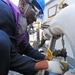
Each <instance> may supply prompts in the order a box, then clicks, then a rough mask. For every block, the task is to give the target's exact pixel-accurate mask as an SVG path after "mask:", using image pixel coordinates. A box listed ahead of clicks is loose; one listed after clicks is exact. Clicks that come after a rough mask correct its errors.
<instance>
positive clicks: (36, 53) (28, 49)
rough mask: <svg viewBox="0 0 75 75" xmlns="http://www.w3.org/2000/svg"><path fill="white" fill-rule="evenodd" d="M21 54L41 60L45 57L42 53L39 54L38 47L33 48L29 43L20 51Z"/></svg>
mask: <svg viewBox="0 0 75 75" xmlns="http://www.w3.org/2000/svg"><path fill="white" fill-rule="evenodd" d="M22 54H25V55H27V56H30V57H32V58H34V59H37V60H43V59H44V58H45V55H44V54H41V52H39V51H38V49H35V48H33V47H32V46H31V45H30V44H28V45H27V47H25V49H24V50H23V51H22Z"/></svg>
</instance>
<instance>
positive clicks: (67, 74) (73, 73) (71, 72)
mask: <svg viewBox="0 0 75 75" xmlns="http://www.w3.org/2000/svg"><path fill="white" fill-rule="evenodd" d="M64 75H75V70H68V71H67V72H65V73H64Z"/></svg>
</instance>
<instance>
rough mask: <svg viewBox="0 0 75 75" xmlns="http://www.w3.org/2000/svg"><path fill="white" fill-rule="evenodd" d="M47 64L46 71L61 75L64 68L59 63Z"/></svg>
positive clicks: (50, 62) (49, 62) (51, 62)
mask: <svg viewBox="0 0 75 75" xmlns="http://www.w3.org/2000/svg"><path fill="white" fill-rule="evenodd" d="M47 62H48V69H47V71H51V72H53V73H55V74H63V69H64V67H63V66H62V65H61V64H60V62H59V61H54V60H53V61H47Z"/></svg>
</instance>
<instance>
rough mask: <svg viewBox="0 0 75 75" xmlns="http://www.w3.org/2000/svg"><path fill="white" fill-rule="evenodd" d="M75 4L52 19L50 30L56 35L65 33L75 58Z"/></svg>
mask: <svg viewBox="0 0 75 75" xmlns="http://www.w3.org/2000/svg"><path fill="white" fill-rule="evenodd" d="M74 9H75V4H72V5H69V6H67V7H65V8H64V9H62V10H61V11H60V12H59V13H58V14H57V15H56V16H55V17H54V19H53V20H52V21H51V24H50V26H49V30H50V31H51V33H53V34H54V35H62V34H64V35H65V36H66V37H67V38H68V40H69V43H70V46H71V48H72V52H73V54H74V58H75V32H74V31H75V10H74Z"/></svg>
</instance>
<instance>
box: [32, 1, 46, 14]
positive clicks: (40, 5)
mask: <svg viewBox="0 0 75 75" xmlns="http://www.w3.org/2000/svg"><path fill="white" fill-rule="evenodd" d="M32 2H33V4H34V5H35V6H36V7H37V8H38V9H39V10H40V12H39V13H40V14H43V13H44V8H45V1H44V0H33V1H32Z"/></svg>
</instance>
